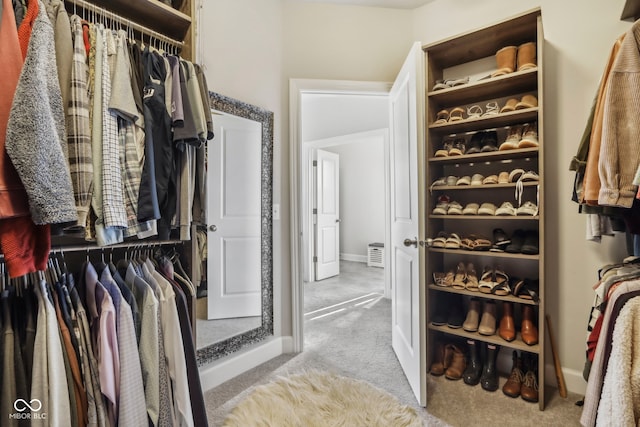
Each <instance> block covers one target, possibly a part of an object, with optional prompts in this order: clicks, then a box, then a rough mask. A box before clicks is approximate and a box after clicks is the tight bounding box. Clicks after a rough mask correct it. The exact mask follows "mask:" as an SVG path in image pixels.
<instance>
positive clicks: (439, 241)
mask: <svg viewBox="0 0 640 427" xmlns="http://www.w3.org/2000/svg"><path fill="white" fill-rule="evenodd" d="M448 237H449V235H448V234H447V233H445V232H444V231H441V232H439V233H438V236H437V237H436V238H435V239H433V241H432V242H431V247H433V248H444V246H445V243H446V242H447V238H448Z"/></svg>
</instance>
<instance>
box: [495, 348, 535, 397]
mask: <svg viewBox="0 0 640 427" xmlns="http://www.w3.org/2000/svg"><path fill="white" fill-rule="evenodd" d="M536 368H537V360H536V356H535V355H534V354H530V353H526V352H521V356H520V357H518V352H517V351H515V350H513V368H511V375H510V376H509V379H508V380H507V382H506V383H504V386H502V392H503V393H504V394H505V395H507V396H509V397H514V398H516V397H522V399H523V400H526V401H527V402H537V401H538V375H537V374H536V372H537V369H536ZM524 372H526V373H524Z"/></svg>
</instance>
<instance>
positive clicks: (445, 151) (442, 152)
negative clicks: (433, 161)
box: [434, 121, 453, 157]
mask: <svg viewBox="0 0 640 427" xmlns="http://www.w3.org/2000/svg"><path fill="white" fill-rule="evenodd" d="M444 123H446V121H445V122H444ZM451 148H453V139H451V138H445V140H444V141H442V148H441V149H439V150H436V152H435V154H434V156H435V157H449V150H451Z"/></svg>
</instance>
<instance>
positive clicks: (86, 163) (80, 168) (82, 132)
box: [67, 15, 93, 227]
mask: <svg viewBox="0 0 640 427" xmlns="http://www.w3.org/2000/svg"><path fill="white" fill-rule="evenodd" d="M71 27H72V31H73V64H72V68H71V93H70V101H69V105H68V108H67V138H68V139H67V143H68V146H69V169H70V172H71V182H72V184H73V195H74V198H75V202H76V209H77V211H78V223H77V224H78V225H79V226H81V227H85V226H86V225H87V214H88V212H89V206H90V204H91V193H92V192H93V163H92V161H91V125H90V122H89V88H88V78H89V68H88V66H87V51H86V49H85V46H84V39H83V30H82V20H81V19H80V17H79V16H77V15H73V16H72V17H71Z"/></svg>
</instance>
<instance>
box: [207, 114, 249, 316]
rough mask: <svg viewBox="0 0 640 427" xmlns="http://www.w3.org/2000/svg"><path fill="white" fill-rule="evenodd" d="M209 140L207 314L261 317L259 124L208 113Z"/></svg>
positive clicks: (225, 115)
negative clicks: (211, 136) (211, 127)
mask: <svg viewBox="0 0 640 427" xmlns="http://www.w3.org/2000/svg"><path fill="white" fill-rule="evenodd" d="M213 123H214V132H215V137H214V139H213V140H211V141H209V144H208V151H207V154H208V160H207V161H208V165H207V170H208V173H207V188H208V189H209V197H208V198H207V200H208V201H207V203H208V206H207V215H208V218H207V225H208V231H207V243H208V251H209V252H208V262H207V280H208V282H209V283H208V284H209V290H208V295H207V305H208V310H207V312H208V318H209V319H225V318H230V317H247V316H260V313H261V292H260V290H261V273H260V271H261V270H260V262H261V248H260V236H261V229H260V217H261V216H260V209H261V197H260V185H261V175H260V171H261V170H262V168H261V149H262V136H261V132H262V127H261V125H260V123H259V122H256V121H253V120H248V119H244V118H241V117H235V116H231V115H227V114H214V115H213Z"/></svg>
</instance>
